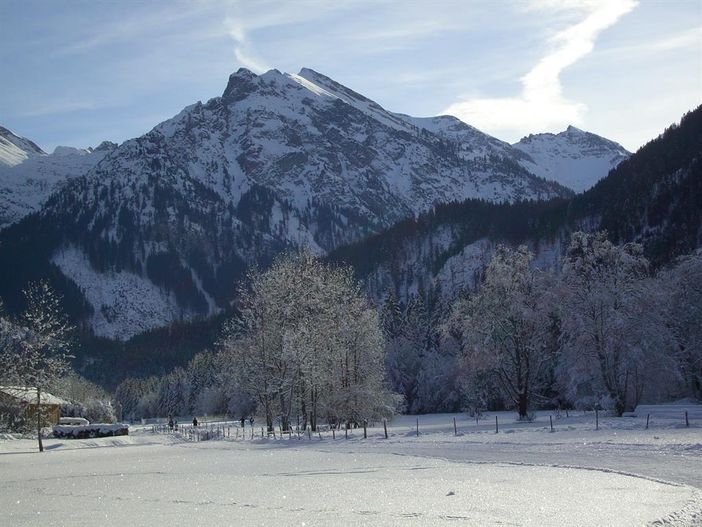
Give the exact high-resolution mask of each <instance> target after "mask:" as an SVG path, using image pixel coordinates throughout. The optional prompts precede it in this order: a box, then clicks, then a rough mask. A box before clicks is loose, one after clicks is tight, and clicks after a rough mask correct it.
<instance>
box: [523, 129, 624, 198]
mask: <svg viewBox="0 0 702 527" xmlns="http://www.w3.org/2000/svg"><path fill="white" fill-rule="evenodd" d="M512 146H513V147H514V148H515V149H516V150H518V151H520V152H523V153H524V154H525V156H524V157H523V158H521V159H519V160H518V162H519V164H520V165H521V166H523V167H524V168H526V169H527V170H528V171H529V172H531V173H532V174H536V175H537V176H540V177H542V178H545V179H548V180H552V181H557V182H558V183H560V184H561V185H563V186H565V187H568V188H570V189H573V190H574V191H576V192H584V191H585V190H587V189H589V188H591V187H592V186H593V185H594V184H595V183H597V182H598V181H599V180H600V179H602V178H603V177H605V176H606V175H607V174H608V173H609V171H610V170H611V169H613V168H614V167H616V166H617V165H618V164H619V163H621V162H622V161H624V160H625V159H626V158H628V157H629V156H630V155H631V154H630V153H629V152H627V151H626V150H625V149H624V147H622V146H621V145H619V144H617V143H615V142H614V141H610V140H609V139H605V138H604V137H600V136H599V135H595V134H591V133H589V132H584V131H583V130H579V129H578V128H575V127H574V126H569V127H568V129H567V130H565V131H564V132H561V133H559V134H535V135H529V136H527V137H524V138H523V139H522V140H521V141H519V142H518V143H515V144H514V145H512Z"/></svg>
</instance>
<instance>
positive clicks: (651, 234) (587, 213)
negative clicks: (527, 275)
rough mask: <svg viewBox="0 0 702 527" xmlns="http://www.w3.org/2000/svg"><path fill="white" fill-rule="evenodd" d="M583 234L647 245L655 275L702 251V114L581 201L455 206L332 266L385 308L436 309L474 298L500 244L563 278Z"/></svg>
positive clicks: (357, 248) (354, 249) (354, 247)
mask: <svg viewBox="0 0 702 527" xmlns="http://www.w3.org/2000/svg"><path fill="white" fill-rule="evenodd" d="M574 230H588V231H595V230H606V231H607V233H608V235H609V237H610V239H612V240H613V241H614V242H616V243H625V242H630V241H634V242H638V243H641V244H643V247H644V252H645V255H646V256H647V257H648V258H649V260H650V261H651V262H652V264H653V266H654V268H655V267H660V266H662V265H665V264H666V263H668V262H670V261H672V260H673V259H674V258H675V257H676V256H679V255H684V254H688V253H690V252H692V251H694V250H695V249H697V248H699V247H702V106H701V107H699V108H697V109H696V110H694V111H692V112H690V113H688V114H687V115H685V116H684V117H683V118H682V120H681V122H680V124H679V125H673V126H671V127H670V128H668V129H667V130H666V131H665V132H664V133H663V134H662V135H661V136H660V137H658V138H656V139H654V140H653V141H651V142H649V143H648V144H646V145H645V146H643V147H642V148H641V149H639V151H637V152H636V153H635V154H633V155H631V156H630V157H629V158H628V159H626V160H624V161H622V162H621V163H620V164H619V165H617V167H616V168H614V169H613V170H612V171H611V172H610V173H609V175H608V176H607V177H605V178H603V179H602V180H600V181H599V182H598V183H597V184H596V185H595V186H594V187H593V188H591V189H590V190H588V191H586V192H584V193H583V194H578V195H577V196H575V197H574V198H571V199H563V198H557V199H553V200H550V201H545V202H524V203H514V204H509V203H504V204H491V203H487V202H484V201H480V200H467V201H465V202H462V203H450V204H445V205H441V206H438V207H436V208H435V209H434V210H432V211H431V212H429V213H426V214H423V215H420V216H418V217H417V218H410V219H407V220H405V221H403V222H400V223H398V224H397V225H395V226H393V227H392V228H391V229H389V230H387V231H385V232H383V233H380V234H378V235H374V236H370V237H368V238H367V239H365V240H362V241H360V242H357V243H355V244H351V245H349V246H345V247H340V248H338V249H337V250H335V251H334V252H332V253H331V254H330V255H329V257H328V258H329V260H330V261H332V262H336V263H340V264H345V265H351V266H352V267H353V268H354V269H355V271H356V275H357V277H358V278H359V279H361V280H362V281H363V282H364V283H365V285H366V288H367V290H368V291H369V294H370V295H371V297H373V298H375V299H376V301H382V299H383V298H384V297H385V295H386V294H387V293H388V291H393V292H394V294H395V295H396V296H397V297H398V298H400V299H407V298H409V297H410V296H411V295H413V294H418V295H420V296H423V297H424V298H425V300H428V301H429V303H430V304H431V303H432V302H433V301H435V300H437V299H439V298H442V297H443V298H445V299H446V298H452V297H453V296H454V295H455V294H456V292H457V291H459V290H461V289H463V288H468V289H472V288H474V287H475V286H476V285H477V283H478V282H479V280H480V277H481V274H482V272H483V270H484V268H485V266H486V265H487V263H488V262H489V260H490V258H491V256H492V252H493V250H494V248H495V246H496V244H498V243H506V244H509V245H513V246H514V245H518V244H526V245H527V246H529V247H530V249H531V250H532V251H533V252H534V253H535V255H536V258H535V265H537V266H539V267H549V268H558V267H559V265H560V258H561V256H562V254H563V251H564V249H565V247H567V245H568V243H569V237H570V233H571V232H573V231H574Z"/></svg>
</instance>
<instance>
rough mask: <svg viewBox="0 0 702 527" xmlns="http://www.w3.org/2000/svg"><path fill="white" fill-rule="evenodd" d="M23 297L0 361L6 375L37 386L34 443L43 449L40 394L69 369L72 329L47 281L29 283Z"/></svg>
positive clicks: (40, 449) (41, 450)
mask: <svg viewBox="0 0 702 527" xmlns="http://www.w3.org/2000/svg"><path fill="white" fill-rule="evenodd" d="M24 297H25V303H26V309H25V311H24V313H23V314H22V316H21V317H20V318H19V319H18V320H17V321H16V323H15V324H14V328H13V329H12V335H11V338H10V339H9V340H8V341H7V342H6V343H5V346H4V347H3V349H2V350H1V351H2V355H3V358H2V360H1V361H0V362H2V365H3V367H4V368H5V376H6V377H8V378H10V379H13V380H15V381H16V382H19V383H20V384H22V385H24V386H28V387H31V388H35V389H36V404H37V413H36V418H37V423H36V424H37V442H38V445H39V451H40V452H43V451H44V446H43V444H42V439H41V428H42V423H43V415H42V411H41V408H42V407H41V402H42V398H41V397H42V394H43V393H45V392H46V391H47V389H48V388H49V387H50V386H51V385H52V384H53V383H55V382H56V381H57V380H58V379H59V378H60V377H61V376H62V375H63V374H65V373H66V372H67V371H68V370H69V363H68V360H69V359H70V350H71V346H72V339H71V334H72V331H73V328H72V327H71V325H70V324H69V322H68V319H67V317H66V315H65V314H64V313H63V310H62V308H61V300H60V298H59V296H58V294H57V293H56V292H55V291H54V290H53V289H52V288H51V287H50V286H49V284H48V283H46V282H44V281H41V282H38V283H32V284H30V285H29V286H28V287H27V289H25V291H24Z"/></svg>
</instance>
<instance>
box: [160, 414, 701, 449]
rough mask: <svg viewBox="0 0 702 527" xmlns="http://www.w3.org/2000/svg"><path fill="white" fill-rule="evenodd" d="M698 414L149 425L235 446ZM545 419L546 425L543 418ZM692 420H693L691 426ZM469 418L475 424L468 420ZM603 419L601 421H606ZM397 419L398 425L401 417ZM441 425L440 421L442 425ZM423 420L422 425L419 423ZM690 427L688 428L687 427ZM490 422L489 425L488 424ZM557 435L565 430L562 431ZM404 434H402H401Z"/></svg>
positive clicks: (648, 424)
mask: <svg viewBox="0 0 702 527" xmlns="http://www.w3.org/2000/svg"><path fill="white" fill-rule="evenodd" d="M699 416H700V414H699V413H697V412H696V411H690V410H689V409H679V410H678V411H677V412H675V413H672V412H668V414H666V415H665V417H662V416H659V415H656V414H655V413H647V414H646V415H645V416H644V415H642V414H639V415H638V416H637V418H638V419H637V420H636V421H633V420H631V421H630V420H629V419H630V417H634V416H630V417H621V418H611V419H610V420H609V421H603V417H602V416H601V414H600V412H599V411H597V410H595V411H591V412H585V411H583V412H582V414H581V413H580V412H576V411H570V413H566V414H565V415H563V413H562V412H560V411H554V412H553V413H549V414H545V413H542V415H540V416H539V417H538V418H536V417H534V416H532V417H531V418H530V419H529V420H527V421H518V420H515V419H513V418H512V419H510V418H509V417H508V415H507V414H503V415H494V422H493V421H492V417H493V416H487V415H482V416H478V417H477V418H473V417H468V416H465V415H460V416H458V417H457V416H438V415H436V414H435V415H433V416H431V417H430V418H429V416H426V417H427V419H426V420H423V419H422V416H417V417H412V418H411V421H409V419H408V418H409V416H403V417H404V421H406V422H405V423H404V424H403V425H399V426H398V425H397V424H396V425H395V426H394V427H393V428H394V430H393V433H389V432H388V428H389V427H388V423H387V421H386V420H385V419H383V421H382V423H381V424H380V425H379V426H375V425H376V423H371V426H370V427H369V426H368V422H362V423H360V424H359V425H358V426H357V427H356V428H348V427H342V426H336V427H330V426H327V425H325V426H318V427H317V430H316V431H312V429H311V427H309V426H308V427H306V428H303V427H300V426H292V427H290V428H289V429H288V430H283V429H282V427H280V426H278V427H274V428H273V429H272V430H270V431H268V430H266V428H265V427H261V426H257V427H253V426H250V425H248V424H247V425H245V426H244V427H243V428H242V427H241V426H240V424H239V422H238V421H231V422H215V423H201V424H200V425H199V426H193V425H191V424H185V425H180V424H179V425H176V426H174V427H173V428H170V427H169V426H168V425H167V424H162V423H159V424H153V425H152V426H151V433H154V434H173V435H177V436H179V437H180V438H181V439H185V440H187V441H192V442H199V441H209V440H212V439H229V440H235V441H242V440H249V441H250V440H254V439H259V440H260V439H273V440H303V439H306V440H308V441H311V440H314V439H316V440H322V439H325V438H328V439H331V440H333V441H336V440H337V439H356V438H358V439H368V438H369V437H370V438H373V437H375V438H380V439H383V438H384V439H388V438H389V437H390V435H393V436H398V435H404V436H416V437H419V436H420V435H422V434H423V433H425V432H428V433H431V432H435V433H451V432H452V433H453V435H455V436H460V435H464V434H466V433H475V432H480V433H486V432H490V431H491V428H492V431H493V432H494V433H495V434H500V433H510V432H512V431H514V429H515V427H517V428H522V427H531V428H533V429H534V430H535V431H539V429H541V430H543V431H546V432H550V433H555V432H558V431H559V426H558V425H559V424H568V427H567V429H571V428H572V425H573V424H579V425H580V429H581V430H593V431H599V430H601V429H602V427H601V426H600V425H601V424H603V423H605V424H607V425H609V426H614V428H617V427H619V426H621V425H622V424H623V425H624V426H625V427H626V429H629V430H631V429H643V430H649V429H654V428H658V429H660V428H662V427H663V428H665V427H671V426H672V427H675V428H680V427H690V426H695V422H696V423H698V424H699V421H700V419H699ZM545 418H548V419H547V420H546V421H545V422H544V421H543V419H545ZM693 418H694V421H695V422H693ZM473 419H475V420H474V421H473ZM605 419H606V418H605ZM400 420H403V419H402V417H401V418H400ZM444 420H445V422H444ZM423 421H424V422H423ZM691 422H692V425H691ZM491 423H492V424H491ZM561 430H564V429H563V428H562V429H561ZM403 431H404V432H403Z"/></svg>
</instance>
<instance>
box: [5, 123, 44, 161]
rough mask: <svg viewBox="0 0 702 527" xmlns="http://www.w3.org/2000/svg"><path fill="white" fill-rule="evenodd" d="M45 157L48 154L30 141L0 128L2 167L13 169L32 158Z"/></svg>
mask: <svg viewBox="0 0 702 527" xmlns="http://www.w3.org/2000/svg"><path fill="white" fill-rule="evenodd" d="M44 155H46V152H44V151H43V150H42V149H41V148H39V147H38V146H37V145H36V144H34V143H33V142H32V141H30V140H29V139H25V138H24V137H20V136H18V135H15V134H13V133H12V132H11V131H10V130H8V129H7V128H3V127H2V126H0V166H5V167H12V166H15V165H18V164H20V163H22V162H23V161H25V160H26V159H29V158H30V157H33V156H44Z"/></svg>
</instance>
